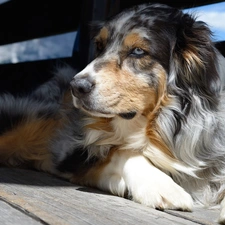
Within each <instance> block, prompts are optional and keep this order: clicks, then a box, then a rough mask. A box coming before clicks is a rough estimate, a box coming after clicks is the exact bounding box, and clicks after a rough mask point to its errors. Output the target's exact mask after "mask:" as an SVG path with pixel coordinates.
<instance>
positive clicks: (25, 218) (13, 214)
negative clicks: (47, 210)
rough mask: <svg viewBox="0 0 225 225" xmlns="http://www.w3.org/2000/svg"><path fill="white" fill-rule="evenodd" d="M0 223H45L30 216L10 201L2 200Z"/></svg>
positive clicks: (5, 224) (24, 224)
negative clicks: (10, 203) (9, 202)
mask: <svg viewBox="0 0 225 225" xmlns="http://www.w3.org/2000/svg"><path fill="white" fill-rule="evenodd" d="M0 224H1V225H12V224H14V225H15V224H23V225H41V224H43V223H41V222H40V221H38V220H36V219H35V218H33V217H32V216H29V215H28V214H26V212H21V211H20V210H18V209H16V208H14V207H12V206H11V205H9V204H8V203H6V202H3V201H0Z"/></svg>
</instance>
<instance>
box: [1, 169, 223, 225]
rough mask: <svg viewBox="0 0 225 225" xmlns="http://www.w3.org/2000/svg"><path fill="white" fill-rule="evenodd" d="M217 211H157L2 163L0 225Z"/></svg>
mask: <svg viewBox="0 0 225 225" xmlns="http://www.w3.org/2000/svg"><path fill="white" fill-rule="evenodd" d="M218 214H219V210H218V209H217V210H216V209H215V210H206V209H195V210H194V212H192V213H189V212H177V211H166V212H162V211H158V210H154V209H151V208H148V207H146V206H143V205H140V204H138V203H135V202H132V201H130V200H127V199H123V198H120V197H117V196H112V195H109V194H107V193H103V192H101V191H98V190H95V189H91V188H86V187H81V186H76V185H73V184H70V183H69V182H67V181H64V180H61V179H58V178H56V177H53V176H51V175H48V174H45V173H41V172H36V171H27V170H23V169H7V168H0V224H1V225H5V224H7V225H8V224H9V225H10V224H13V225H17V224H18V225H20V224H21V225H26V224H29V225H36V224H51V225H90V224H92V225H108V224H109V225H119V224H121V225H122V224H123V225H126V224H127V225H131V224H134V225H139V224H144V225H156V224H157V225H168V224H169V225H174V224H179V225H193V224H208V225H209V224H217V223H216V220H217V217H218Z"/></svg>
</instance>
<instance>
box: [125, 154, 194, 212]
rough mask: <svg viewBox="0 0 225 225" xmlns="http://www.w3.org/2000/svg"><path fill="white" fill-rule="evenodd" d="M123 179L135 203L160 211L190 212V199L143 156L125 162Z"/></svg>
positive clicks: (191, 204) (191, 203)
mask: <svg viewBox="0 0 225 225" xmlns="http://www.w3.org/2000/svg"><path fill="white" fill-rule="evenodd" d="M124 179H125V182H126V185H127V188H128V191H129V194H130V196H131V198H132V200H133V201H135V202H139V203H141V204H144V205H147V206H149V207H152V208H157V209H161V210H163V209H176V210H184V211H191V210H192V207H193V200H192V197H191V196H190V195H189V194H188V193H187V192H186V191H185V190H184V189H183V188H181V187H180V186H179V185H178V184H176V183H175V182H174V181H173V180H172V179H171V178H170V177H169V176H168V175H166V174H165V173H163V172H162V171H160V170H159V169H157V168H156V167H154V166H153V165H152V164H151V163H150V162H149V161H148V160H147V159H145V158H144V157H143V156H136V157H133V158H130V159H129V160H128V161H127V162H126V164H125V167H124Z"/></svg>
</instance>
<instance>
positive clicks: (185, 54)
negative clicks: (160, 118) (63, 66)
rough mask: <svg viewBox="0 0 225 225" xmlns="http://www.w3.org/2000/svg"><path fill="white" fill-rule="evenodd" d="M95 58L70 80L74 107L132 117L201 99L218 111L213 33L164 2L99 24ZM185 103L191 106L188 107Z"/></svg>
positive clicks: (142, 6)
mask: <svg viewBox="0 0 225 225" xmlns="http://www.w3.org/2000/svg"><path fill="white" fill-rule="evenodd" d="M98 28H99V29H98V31H97V32H96V35H95V37H94V42H95V45H96V58H95V59H94V60H93V61H92V62H91V63H90V64H89V65H87V67H86V68H84V69H83V70H82V71H81V72H80V73H78V74H77V75H75V77H74V79H73V81H72V82H71V86H72V93H73V97H74V104H75V106H76V107H78V108H82V109H83V110H85V111H87V112H89V113H90V114H92V115H94V116H100V117H114V116H120V117H123V118H125V119H132V118H133V117H135V115H137V114H142V115H149V113H150V114H151V113H152V112H156V111H158V109H159V108H160V107H162V106H165V105H167V104H170V103H171V101H172V99H171V97H170V96H172V95H176V94H178V92H179V96H180V97H181V98H182V99H183V102H184V106H183V108H185V109H187V108H188V107H187V105H188V102H190V101H189V98H190V95H195V94H196V95H198V96H199V95H200V96H201V99H203V100H204V99H205V103H206V105H209V106H210V107H214V106H215V105H216V104H217V103H216V102H217V94H218V91H219V88H220V85H219V81H218V80H219V77H218V72H217V64H216V62H217V59H216V58H217V56H216V54H217V53H216V50H215V48H214V47H213V45H212V42H211V32H210V30H209V29H208V27H207V26H206V25H205V24H204V23H203V22H199V21H196V20H195V18H194V17H192V16H190V15H188V14H184V13H183V12H181V11H180V10H178V9H174V8H171V7H168V6H165V5H160V4H144V5H140V6H136V7H133V8H131V9H128V10H125V11H123V12H122V13H120V14H118V15H117V16H115V17H113V18H111V19H110V20H108V21H105V22H104V23H102V24H99V26H98ZM185 105H186V106H185Z"/></svg>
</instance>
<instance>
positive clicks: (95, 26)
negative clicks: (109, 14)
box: [89, 21, 104, 39]
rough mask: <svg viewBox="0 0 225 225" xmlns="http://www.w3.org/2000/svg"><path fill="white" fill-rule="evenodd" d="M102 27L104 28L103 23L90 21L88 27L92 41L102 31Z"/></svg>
mask: <svg viewBox="0 0 225 225" xmlns="http://www.w3.org/2000/svg"><path fill="white" fill-rule="evenodd" d="M103 26H104V23H103V22H100V21H92V22H91V23H90V24H89V27H90V38H91V39H93V38H94V37H95V36H96V35H97V34H98V33H99V31H100V30H101V29H102V27H103Z"/></svg>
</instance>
